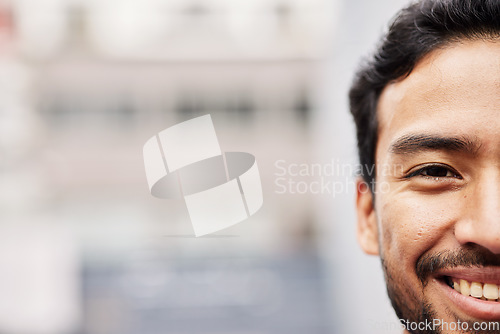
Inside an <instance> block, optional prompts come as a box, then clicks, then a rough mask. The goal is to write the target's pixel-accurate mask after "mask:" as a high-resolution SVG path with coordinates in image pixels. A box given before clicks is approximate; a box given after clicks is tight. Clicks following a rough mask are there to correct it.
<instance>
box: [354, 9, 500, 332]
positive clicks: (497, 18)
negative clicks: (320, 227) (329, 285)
mask: <svg viewBox="0 0 500 334" xmlns="http://www.w3.org/2000/svg"><path fill="white" fill-rule="evenodd" d="M350 105H351V113H352V114H353V116H354V119H355V122H356V126H357V137H358V148H359V154H360V163H361V165H362V166H363V170H362V171H361V175H360V177H359V179H358V183H357V200H356V207H357V215H358V219H357V220H358V221H357V234H358V242H359V244H360V246H361V248H362V249H363V250H364V252H366V253H368V254H372V255H378V256H379V257H380V259H381V264H382V268H383V271H384V275H385V281H386V284H387V292H388V295H389V298H390V300H391V303H392V305H393V308H394V310H395V312H396V314H397V316H398V318H399V319H400V322H401V324H402V329H403V331H405V332H406V333H499V332H500V327H498V326H499V323H500V299H499V287H500V117H499V116H500V2H499V1H493V0H491V1H490V0H465V1H464V0H423V1H419V2H415V3H413V4H411V5H410V6H409V7H407V8H405V9H403V10H402V11H401V12H400V13H399V14H398V16H397V17H396V18H395V19H394V21H393V23H392V25H391V26H390V29H389V32H388V33H387V35H386V36H385V37H384V39H383V40H382V42H381V44H380V46H379V48H378V49H377V51H376V53H375V54H374V55H373V56H372V57H371V58H370V59H369V60H368V61H366V62H365V63H363V65H362V67H361V69H360V70H359V72H358V73H357V76H356V78H355V81H354V83H353V86H352V87H351V91H350ZM373 166H374V167H375V168H371V167H373ZM370 171H373V172H370Z"/></svg>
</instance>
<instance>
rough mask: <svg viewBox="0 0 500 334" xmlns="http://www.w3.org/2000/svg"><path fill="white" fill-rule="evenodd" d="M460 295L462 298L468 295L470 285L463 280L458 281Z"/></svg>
mask: <svg viewBox="0 0 500 334" xmlns="http://www.w3.org/2000/svg"><path fill="white" fill-rule="evenodd" d="M460 293H461V294H462V295H464V296H469V295H470V284H469V282H467V281H466V280H464V279H461V280H460Z"/></svg>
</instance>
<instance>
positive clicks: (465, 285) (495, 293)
mask: <svg viewBox="0 0 500 334" xmlns="http://www.w3.org/2000/svg"><path fill="white" fill-rule="evenodd" d="M451 280H452V282H453V289H455V290H456V291H457V292H459V293H461V294H462V295H464V296H471V297H474V298H478V299H482V300H489V301H498V302H500V284H498V285H497V284H493V283H484V284H483V283H480V282H469V281H466V280H464V279H461V280H458V279H456V278H452V279H451Z"/></svg>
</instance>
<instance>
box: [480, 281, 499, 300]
mask: <svg viewBox="0 0 500 334" xmlns="http://www.w3.org/2000/svg"><path fill="white" fill-rule="evenodd" d="M483 295H484V296H485V297H486V298H488V299H498V285H496V284H490V283H484V286H483Z"/></svg>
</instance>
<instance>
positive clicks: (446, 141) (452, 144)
mask: <svg viewBox="0 0 500 334" xmlns="http://www.w3.org/2000/svg"><path fill="white" fill-rule="evenodd" d="M480 147H481V144H480V143H479V141H478V140H477V138H468V137H443V136H440V135H428V134H409V135H405V136H403V137H400V138H398V139H397V140H396V141H394V142H393V143H392V144H391V145H390V147H389V151H390V152H391V153H394V154H414V153H420V152H423V151H450V152H464V153H468V154H470V155H476V154H477V152H478V151H479V149H480Z"/></svg>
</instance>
